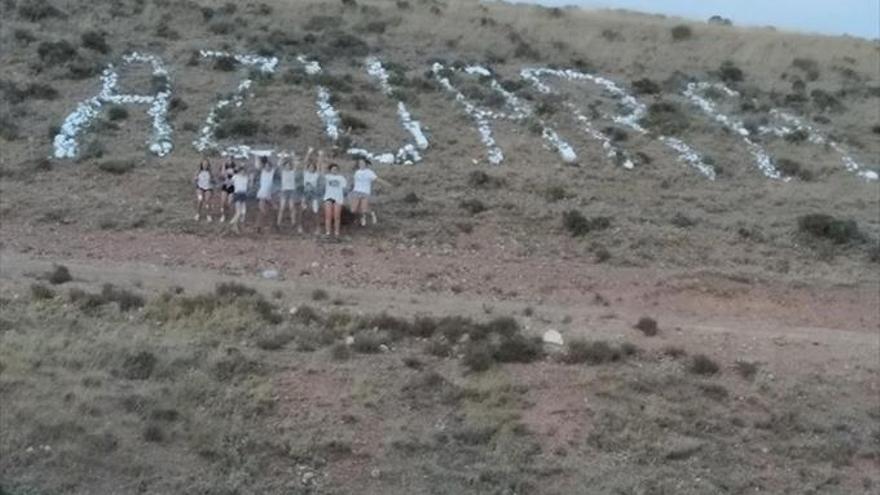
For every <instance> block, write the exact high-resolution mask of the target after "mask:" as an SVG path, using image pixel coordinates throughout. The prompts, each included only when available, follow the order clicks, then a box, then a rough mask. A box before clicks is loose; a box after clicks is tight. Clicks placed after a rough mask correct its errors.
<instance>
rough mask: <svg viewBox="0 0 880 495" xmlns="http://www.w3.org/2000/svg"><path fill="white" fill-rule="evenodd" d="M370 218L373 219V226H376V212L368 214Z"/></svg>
mask: <svg viewBox="0 0 880 495" xmlns="http://www.w3.org/2000/svg"><path fill="white" fill-rule="evenodd" d="M370 216H372V217H373V225H376V223H377V222H378V220H376V212H375V211H371V212H370Z"/></svg>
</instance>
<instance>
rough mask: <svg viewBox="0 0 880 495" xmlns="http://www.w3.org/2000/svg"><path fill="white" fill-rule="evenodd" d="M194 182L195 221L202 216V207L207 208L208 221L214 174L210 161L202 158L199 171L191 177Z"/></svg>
mask: <svg viewBox="0 0 880 495" xmlns="http://www.w3.org/2000/svg"><path fill="white" fill-rule="evenodd" d="M193 181H195V183H196V222H198V221H199V219H200V218H202V208H207V209H208V222H210V221H211V220H212V219H211V192H212V191H213V189H214V175H213V174H212V173H211V162H209V161H208V159H207V158H202V161H201V162H199V171H198V172H196V176H195V177H194V178H193Z"/></svg>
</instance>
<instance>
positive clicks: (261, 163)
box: [254, 155, 275, 232]
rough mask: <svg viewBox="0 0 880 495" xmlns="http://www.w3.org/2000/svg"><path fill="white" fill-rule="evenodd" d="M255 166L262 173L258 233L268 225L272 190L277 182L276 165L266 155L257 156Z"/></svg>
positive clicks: (258, 198) (258, 190) (258, 191)
mask: <svg viewBox="0 0 880 495" xmlns="http://www.w3.org/2000/svg"><path fill="white" fill-rule="evenodd" d="M254 166H255V167H256V169H257V170H258V171H259V172H260V177H259V181H260V182H259V186H260V187H259V188H258V189H257V200H258V201H259V203H258V205H259V208H260V218H259V219H258V220H257V232H261V231H262V230H263V225H264V224H265V223H266V216H267V215H268V213H269V208H271V206H272V188H273V187H274V184H273V183H274V182H275V165H274V164H272V163H271V162H270V161H269V157H268V156H266V155H261V156H255V157H254Z"/></svg>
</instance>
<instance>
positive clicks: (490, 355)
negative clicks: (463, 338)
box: [461, 341, 495, 372]
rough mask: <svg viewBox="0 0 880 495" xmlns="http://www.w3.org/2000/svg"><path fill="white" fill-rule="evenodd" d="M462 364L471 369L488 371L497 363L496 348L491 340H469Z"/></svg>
mask: <svg viewBox="0 0 880 495" xmlns="http://www.w3.org/2000/svg"><path fill="white" fill-rule="evenodd" d="M461 362H462V364H463V365H464V366H466V367H467V368H468V369H470V370H471V371H475V372H481V371H486V370H488V369H489V368H491V367H492V365H493V364H495V357H494V350H493V349H492V345H491V344H489V342H485V341H479V342H469V343H468V345H467V347H466V348H465V352H464V357H462V361H461Z"/></svg>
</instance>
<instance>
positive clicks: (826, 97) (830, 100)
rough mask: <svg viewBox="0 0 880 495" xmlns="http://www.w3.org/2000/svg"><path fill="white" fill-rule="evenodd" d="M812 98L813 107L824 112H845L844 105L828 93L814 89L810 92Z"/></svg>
mask: <svg viewBox="0 0 880 495" xmlns="http://www.w3.org/2000/svg"><path fill="white" fill-rule="evenodd" d="M810 98H812V100H813V105H815V106H816V108H818V109H819V110H820V111H822V112H840V111H842V110H844V106H843V103H841V102H840V100H839V99H837V97H836V96H834V95H833V94H831V93H829V92H827V91H824V90H821V89H814V90H813V91H811V92H810Z"/></svg>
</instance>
